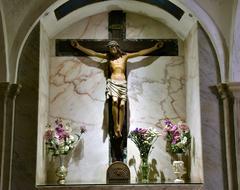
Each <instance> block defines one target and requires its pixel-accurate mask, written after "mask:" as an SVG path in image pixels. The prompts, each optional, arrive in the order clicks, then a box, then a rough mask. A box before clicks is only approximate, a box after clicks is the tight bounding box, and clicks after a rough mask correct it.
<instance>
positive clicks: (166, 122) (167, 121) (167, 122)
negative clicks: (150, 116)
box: [164, 119, 172, 126]
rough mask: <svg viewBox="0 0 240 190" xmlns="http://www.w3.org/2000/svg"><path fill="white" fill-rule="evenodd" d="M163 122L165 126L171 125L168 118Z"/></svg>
mask: <svg viewBox="0 0 240 190" xmlns="http://www.w3.org/2000/svg"><path fill="white" fill-rule="evenodd" d="M164 123H165V125H167V126H171V125H172V122H171V121H170V120H169V119H165V121H164Z"/></svg>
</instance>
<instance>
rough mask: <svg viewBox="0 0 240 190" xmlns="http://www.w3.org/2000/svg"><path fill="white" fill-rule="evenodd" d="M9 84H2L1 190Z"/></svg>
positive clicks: (0, 117) (0, 87)
mask: <svg viewBox="0 0 240 190" xmlns="http://www.w3.org/2000/svg"><path fill="white" fill-rule="evenodd" d="M8 89H9V83H8V82H1V83H0V190H2V189H3V178H4V173H3V171H4V160H5V159H4V157H5V151H4V149H5V131H6V109H7V105H6V104H7V103H6V102H7V93H8Z"/></svg>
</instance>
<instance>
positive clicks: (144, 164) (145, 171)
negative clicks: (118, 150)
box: [140, 155, 149, 183]
mask: <svg viewBox="0 0 240 190" xmlns="http://www.w3.org/2000/svg"><path fill="white" fill-rule="evenodd" d="M140 169H141V174H142V180H141V182H142V183H148V181H149V178H148V177H149V164H148V155H147V156H143V157H141V164H140Z"/></svg>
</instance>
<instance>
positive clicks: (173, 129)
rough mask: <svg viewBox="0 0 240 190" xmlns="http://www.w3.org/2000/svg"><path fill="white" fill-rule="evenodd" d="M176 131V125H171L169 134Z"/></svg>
mask: <svg viewBox="0 0 240 190" xmlns="http://www.w3.org/2000/svg"><path fill="white" fill-rule="evenodd" d="M177 129H178V128H177V125H172V127H171V129H170V132H175V131H176V130H177Z"/></svg>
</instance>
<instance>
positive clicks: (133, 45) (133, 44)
mask: <svg viewBox="0 0 240 190" xmlns="http://www.w3.org/2000/svg"><path fill="white" fill-rule="evenodd" d="M108 21H109V23H108V31H109V39H105V40H96V39H82V40H78V42H79V43H80V44H81V45H82V46H84V47H86V48H89V49H92V50H94V51H96V52H101V53H106V52H107V51H108V49H107V47H106V44H107V43H108V42H109V41H110V40H115V41H117V42H118V43H119V45H120V48H121V50H122V51H124V52H136V51H139V50H142V49H146V48H150V47H152V46H153V45H155V44H156V43H157V41H163V42H164V46H163V47H162V48H160V49H158V50H156V51H154V52H152V53H150V54H148V55H152V56H178V41H177V39H164V40H161V39H137V40H131V39H126V14H125V13H124V12H123V11H112V12H110V13H109V20H108ZM56 56H85V54H84V53H83V52H81V51H79V50H77V49H75V48H73V47H72V46H71V45H70V40H63V39H57V40H56ZM111 103H112V101H109V109H110V110H111V107H112V106H111ZM127 111H128V109H127V106H126V111H125V122H124V126H123V131H122V136H123V137H122V138H117V139H116V138H114V130H113V120H112V114H111V111H110V112H109V114H110V115H109V136H110V144H111V146H110V151H111V162H114V161H125V160H124V159H125V158H126V155H125V153H124V152H126V151H124V150H126V148H127V136H128V126H127V119H126V116H127V115H128V114H127Z"/></svg>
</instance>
